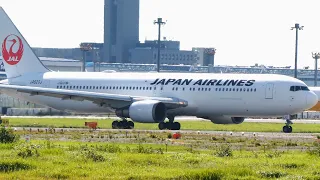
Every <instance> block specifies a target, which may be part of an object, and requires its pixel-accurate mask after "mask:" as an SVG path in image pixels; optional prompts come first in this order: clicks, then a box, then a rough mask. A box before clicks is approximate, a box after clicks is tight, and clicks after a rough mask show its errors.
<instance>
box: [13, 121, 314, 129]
mask: <svg viewBox="0 0 320 180" xmlns="http://www.w3.org/2000/svg"><path fill="white" fill-rule="evenodd" d="M7 119H9V121H10V125H11V126H14V127H60V128H61V127H72V128H84V127H85V126H84V122H86V121H97V122H98V128H107V129H111V123H112V121H113V120H110V119H106V120H89V119H69V118H66V119H60V118H7ZM180 123H181V130H210V131H232V132H242V131H244V132H281V131H282V126H283V125H284V124H280V123H246V122H244V123H242V124H231V125H220V124H213V123H211V122H210V121H180ZM135 129H141V130H157V129H158V124H157V123H152V124H147V123H135ZM293 132H296V133H320V124H300V123H299V124H294V125H293Z"/></svg>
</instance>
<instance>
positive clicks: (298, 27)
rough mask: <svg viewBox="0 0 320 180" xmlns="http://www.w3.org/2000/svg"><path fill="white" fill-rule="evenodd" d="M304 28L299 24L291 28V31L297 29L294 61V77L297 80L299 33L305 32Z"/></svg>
mask: <svg viewBox="0 0 320 180" xmlns="http://www.w3.org/2000/svg"><path fill="white" fill-rule="evenodd" d="M303 27H304V26H300V25H299V24H298V23H296V24H295V25H294V27H291V30H293V29H296V50H295V59H294V77H295V78H297V64H298V31H299V30H303Z"/></svg>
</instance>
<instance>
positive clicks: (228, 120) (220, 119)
mask: <svg viewBox="0 0 320 180" xmlns="http://www.w3.org/2000/svg"><path fill="white" fill-rule="evenodd" d="M202 118H205V119H209V120H210V121H211V122H213V123H215V124H241V123H242V122H243V121H244V117H230V116H213V117H202Z"/></svg>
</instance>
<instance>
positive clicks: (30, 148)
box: [15, 144, 40, 158]
mask: <svg viewBox="0 0 320 180" xmlns="http://www.w3.org/2000/svg"><path fill="white" fill-rule="evenodd" d="M39 148H40V146H39V145H33V144H21V145H19V146H17V147H16V148H15V149H16V150H17V155H18V156H20V157H22V158H27V157H32V156H35V157H38V156H39V155H40V154H39V151H38V149H39Z"/></svg>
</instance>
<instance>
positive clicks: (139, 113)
mask: <svg viewBox="0 0 320 180" xmlns="http://www.w3.org/2000/svg"><path fill="white" fill-rule="evenodd" d="M116 115H117V116H119V117H125V118H131V119H132V120H133V121H135V122H143V123H158V122H162V121H164V120H165V118H166V116H167V110H166V106H165V104H164V103H162V102H160V101H155V100H144V101H137V102H134V103H132V104H131V105H130V106H129V108H127V109H117V110H116Z"/></svg>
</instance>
